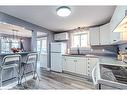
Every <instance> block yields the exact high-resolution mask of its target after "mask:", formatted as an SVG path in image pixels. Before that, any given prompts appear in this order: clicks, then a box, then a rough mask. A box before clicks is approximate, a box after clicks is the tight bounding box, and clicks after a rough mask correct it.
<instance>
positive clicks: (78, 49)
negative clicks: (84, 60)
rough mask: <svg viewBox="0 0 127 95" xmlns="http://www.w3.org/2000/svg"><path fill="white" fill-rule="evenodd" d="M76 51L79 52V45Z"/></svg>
mask: <svg viewBox="0 0 127 95" xmlns="http://www.w3.org/2000/svg"><path fill="white" fill-rule="evenodd" d="M77 52H78V54H80V51H79V46H77Z"/></svg>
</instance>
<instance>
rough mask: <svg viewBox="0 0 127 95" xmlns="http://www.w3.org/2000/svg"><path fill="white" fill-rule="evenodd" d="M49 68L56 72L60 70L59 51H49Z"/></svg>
mask: <svg viewBox="0 0 127 95" xmlns="http://www.w3.org/2000/svg"><path fill="white" fill-rule="evenodd" d="M51 70H53V71H56V72H62V56H61V53H51Z"/></svg>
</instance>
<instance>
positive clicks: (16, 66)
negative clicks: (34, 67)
mask: <svg viewBox="0 0 127 95" xmlns="http://www.w3.org/2000/svg"><path fill="white" fill-rule="evenodd" d="M20 61H21V56H20V55H18V54H16V55H6V56H5V57H4V58H3V60H2V64H1V65H0V87H1V88H2V76H3V70H5V69H10V68H13V70H14V71H16V74H17V76H16V77H17V78H18V84H19V81H20Z"/></svg>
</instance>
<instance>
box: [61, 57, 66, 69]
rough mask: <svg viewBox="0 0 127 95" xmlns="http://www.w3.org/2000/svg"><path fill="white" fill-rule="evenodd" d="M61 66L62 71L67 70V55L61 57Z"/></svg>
mask: <svg viewBox="0 0 127 95" xmlns="http://www.w3.org/2000/svg"><path fill="white" fill-rule="evenodd" d="M62 65H63V66H62V68H63V70H64V71H67V57H66V56H63V57H62Z"/></svg>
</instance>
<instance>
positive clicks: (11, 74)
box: [0, 52, 35, 82]
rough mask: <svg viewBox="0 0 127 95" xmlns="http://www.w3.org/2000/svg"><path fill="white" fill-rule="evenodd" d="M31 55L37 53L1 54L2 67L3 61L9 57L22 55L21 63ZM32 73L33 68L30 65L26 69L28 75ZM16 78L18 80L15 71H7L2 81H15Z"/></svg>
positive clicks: (0, 62)
mask: <svg viewBox="0 0 127 95" xmlns="http://www.w3.org/2000/svg"><path fill="white" fill-rule="evenodd" d="M29 53H35V52H20V53H0V65H2V60H3V58H4V57H5V56H7V55H15V54H19V55H21V62H24V61H25V60H26V57H27V55H28V54H29ZM19 69H20V71H21V69H22V68H19ZM31 71H32V67H31V65H28V66H27V69H26V73H30V72H31ZM14 78H16V72H15V71H14V69H6V70H4V71H3V79H2V80H3V81H4V82H6V81H8V80H11V79H14Z"/></svg>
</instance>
